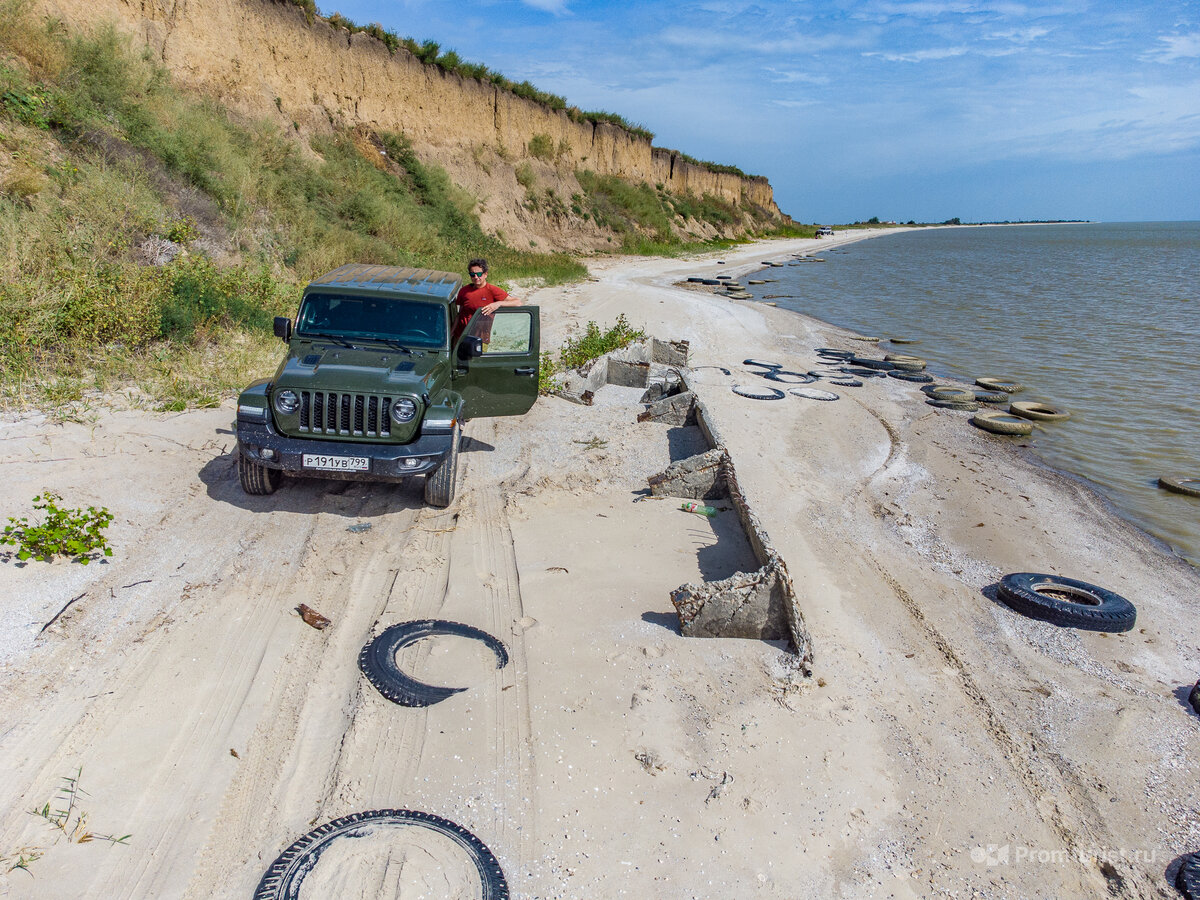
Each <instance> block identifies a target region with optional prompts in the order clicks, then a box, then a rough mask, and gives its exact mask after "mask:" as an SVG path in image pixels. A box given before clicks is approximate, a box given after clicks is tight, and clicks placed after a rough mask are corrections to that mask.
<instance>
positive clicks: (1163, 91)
mask: <svg viewBox="0 0 1200 900" xmlns="http://www.w3.org/2000/svg"><path fill="white" fill-rule="evenodd" d="M318 3H319V5H320V8H321V11H322V12H323V13H325V14H329V13H332V12H334V11H337V12H341V13H342V14H343V15H345V16H347V17H348V18H350V19H352V20H354V21H356V22H359V23H360V24H367V23H369V22H379V23H380V24H382V25H383V26H384V27H385V28H388V29H390V30H392V31H394V32H396V33H397V34H398V35H400V36H401V37H405V36H411V37H414V38H416V39H418V40H425V39H432V40H435V41H437V42H439V43H440V44H441V45H442V47H443V49H454V50H456V51H458V53H459V54H460V55H461V56H462V57H463V58H464V59H467V60H470V61H473V62H482V63H484V64H486V65H487V66H488V67H490V68H492V69H494V70H496V71H499V72H503V73H504V74H505V75H507V76H508V77H509V78H511V79H513V80H514V81H522V80H525V79H528V80H529V81H531V82H533V83H534V84H535V85H537V86H538V87H539V88H541V89H542V90H545V91H549V92H551V93H555V94H560V95H562V96H564V97H566V99H567V101H568V102H569V103H572V104H574V105H576V106H579V107H582V108H583V109H587V110H594V109H600V110H609V111H612V112H617V113H620V114H621V115H623V116H624V117H625V118H626V119H628V120H630V121H632V122H637V123H638V124H641V125H643V126H645V127H646V128H648V129H650V130H651V131H653V132H654V133H655V135H656V137H655V141H654V143H655V145H656V146H662V147H671V148H674V149H677V150H682V151H684V152H685V153H688V154H690V155H692V156H695V157H699V158H701V159H708V160H713V161H715V162H721V163H729V164H733V165H736V166H738V167H740V168H741V169H743V170H744V171H746V172H750V173H754V174H761V175H766V176H767V177H768V178H769V179H770V181H771V184H772V186H773V187H774V188H775V197H776V200H777V201H778V203H779V205H780V207H781V208H782V209H783V210H784V211H785V212H787V213H789V214H791V215H792V216H794V217H795V218H796V219H798V220H800V221H805V222H830V223H840V222H849V221H855V220H859V219H866V218H869V217H871V216H879V217H880V218H881V219H884V220H887V219H895V220H898V221H907V220H909V219H916V220H917V221H942V220H945V219H948V218H951V217H953V216H958V217H961V218H962V219H963V220H964V221H983V220H1004V219H1050V218H1086V219H1104V220H1108V221H1118V220H1126V221H1130V220H1172V219H1200V4H1198V3H1196V2H1195V0H1191V2H1178V0H1163V2H1145V0H1126V2H1088V0H1060V2H1056V0H1048V2H1044V3H1032V2H1031V3H1023V2H1010V0H980V2H975V0H947V2H934V0H912V2H906V0H863V2H850V0H825V2H809V0H702V2H695V3H679V2H666V0H638V2H610V0H474V2H457V3H451V2H445V0H343V2H341V3H340V5H338V6H333V5H326V4H325V3H322V2H321V0H318Z"/></svg>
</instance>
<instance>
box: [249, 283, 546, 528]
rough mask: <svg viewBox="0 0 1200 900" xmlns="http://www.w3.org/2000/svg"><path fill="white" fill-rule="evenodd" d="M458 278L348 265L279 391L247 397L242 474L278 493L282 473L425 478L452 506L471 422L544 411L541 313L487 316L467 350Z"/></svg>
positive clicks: (307, 313)
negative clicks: (455, 330) (540, 406)
mask: <svg viewBox="0 0 1200 900" xmlns="http://www.w3.org/2000/svg"><path fill="white" fill-rule="evenodd" d="M461 284H462V282H461V280H460V279H459V277H458V276H456V275H452V274H451V273H449V272H434V271H432V270H429V269H407V268H400V267H397V266H373V265H362V264H354V263H352V264H349V265H345V266H341V267H340V268H337V269H334V270H333V271H332V272H329V273H328V274H326V275H322V276H321V277H320V278H318V279H316V280H315V281H313V282H312V283H311V284H310V285H308V287H306V288H305V289H304V297H303V299H302V300H301V301H300V312H299V314H298V315H297V317H296V321H295V326H294V327H293V323H292V320H291V319H288V318H285V317H283V316H280V317H277V318H276V319H275V334H276V335H277V336H278V337H279V338H281V339H282V340H284V341H285V342H286V343H287V345H288V353H287V357H286V358H285V359H284V360H283V362H281V363H280V364H279V368H278V369H277V370H276V371H275V375H274V377H272V378H264V379H261V380H259V381H255V382H254V383H253V384H251V385H250V386H249V387H247V388H246V389H245V390H244V391H242V393H241V395H240V396H239V397H238V407H237V438H238V475H239V477H240V479H241V482H242V488H243V489H244V490H245V491H246V493H248V494H269V493H271V492H272V491H274V490H275V488H276V487H278V486H279V482H280V479H281V477H282V474H283V473H284V472H287V473H288V474H290V475H309V476H317V477H322V478H344V479H355V480H362V481H398V480H400V479H402V478H407V477H410V476H413V475H424V476H425V502H427V503H429V504H430V505H432V506H439V507H444V506H447V505H449V503H450V501H452V500H453V499H454V488H455V479H456V477H457V474H458V447H459V441H460V438H461V435H462V423H463V421H464V420H466V419H467V418H472V419H475V418H482V417H484V416H519V415H521V414H522V413H526V412H528V411H529V409H530V407H532V406H533V403H534V401H535V400H536V399H537V392H538V359H539V354H538V351H539V349H540V347H539V345H540V340H541V323H540V320H539V317H538V308H537V307H536V306H506V307H500V308H499V309H497V310H496V311H495V313H494V314H493V315H492V316H484V315H483V314H482V313H479V312H476V313H475V315H474V317H473V318H472V319H471V321H470V324H468V326H467V328H466V330H465V331H464V332H463V334H462V335H461V336H460V337H458V339H457V340H455V339H454V338H453V336H452V327H453V323H454V319H455V314H456V312H457V307H455V306H454V299H455V297H457V296H458V289H459V287H460V286H461Z"/></svg>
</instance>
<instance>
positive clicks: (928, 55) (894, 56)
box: [863, 47, 970, 63]
mask: <svg viewBox="0 0 1200 900" xmlns="http://www.w3.org/2000/svg"><path fill="white" fill-rule="evenodd" d="M969 52H970V48H969V47H941V48H938V49H935V50H916V51H914V52H912V53H882V52H875V51H873V52H869V53H864V54H863V56H874V57H878V58H879V59H883V60H886V61H887V62H908V63H920V62H928V61H929V60H936V59H952V58H954V57H956V56H966V55H967V54H968V53H969Z"/></svg>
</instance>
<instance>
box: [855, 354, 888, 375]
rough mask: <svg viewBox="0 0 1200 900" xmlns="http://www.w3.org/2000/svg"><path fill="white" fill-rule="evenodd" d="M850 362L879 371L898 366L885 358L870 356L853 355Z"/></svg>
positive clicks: (886, 370)
mask: <svg viewBox="0 0 1200 900" xmlns="http://www.w3.org/2000/svg"><path fill="white" fill-rule="evenodd" d="M850 362H851V363H852V364H853V365H856V366H861V367H862V368H864V369H875V370H877V371H879V372H890V371H891V370H892V369H894V368H896V367H895V366H893V365H892V364H891V363H890V362H888V361H887V360H884V359H871V358H870V357H869V356H852V357H850Z"/></svg>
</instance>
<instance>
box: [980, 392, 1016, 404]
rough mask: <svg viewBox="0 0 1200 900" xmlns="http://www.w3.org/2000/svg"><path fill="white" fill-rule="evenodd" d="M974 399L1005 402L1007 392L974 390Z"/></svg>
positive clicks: (981, 401) (982, 401)
mask: <svg viewBox="0 0 1200 900" xmlns="http://www.w3.org/2000/svg"><path fill="white" fill-rule="evenodd" d="M975 399H976V400H978V401H979V402H980V403H1007V402H1008V394H1006V393H1004V391H976V392H975Z"/></svg>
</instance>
